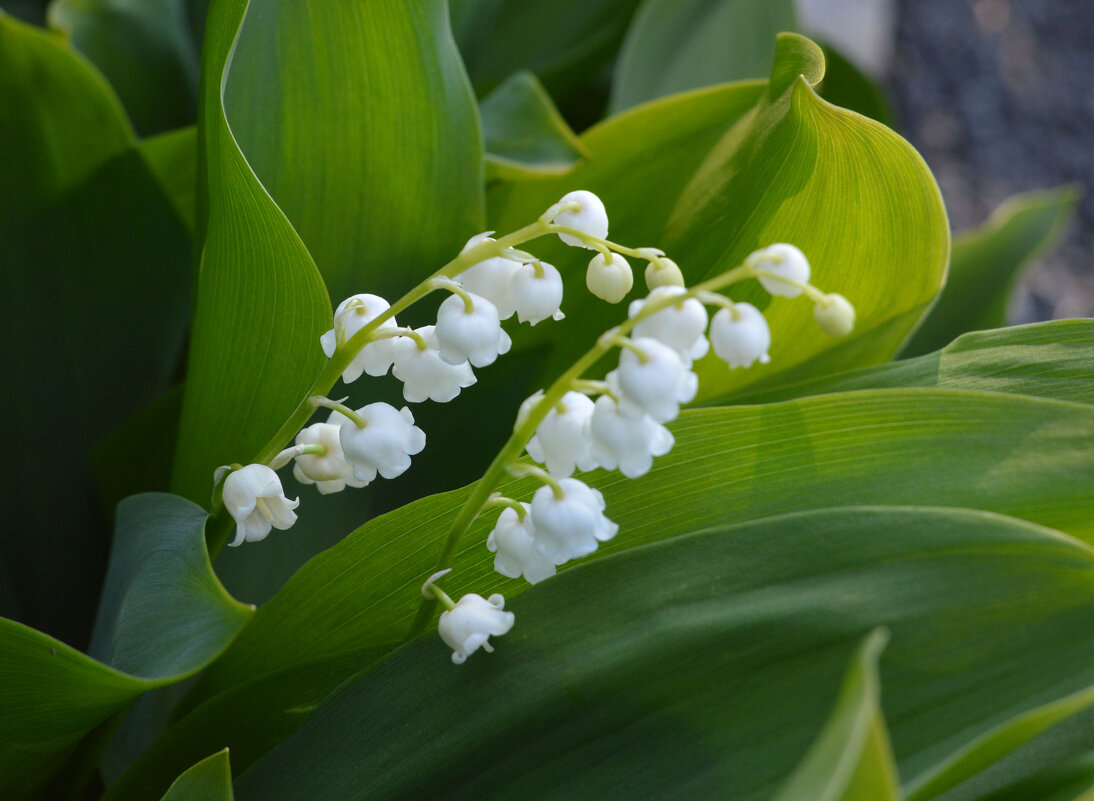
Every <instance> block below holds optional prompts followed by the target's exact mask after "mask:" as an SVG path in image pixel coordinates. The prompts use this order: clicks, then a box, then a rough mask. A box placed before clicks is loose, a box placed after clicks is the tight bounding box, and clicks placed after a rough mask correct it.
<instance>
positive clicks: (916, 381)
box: [710, 320, 1094, 404]
mask: <svg viewBox="0 0 1094 801" xmlns="http://www.w3.org/2000/svg"><path fill="white" fill-rule="evenodd" d="M1092 363H1094V321H1092V320H1056V321H1053V322H1047V323H1034V324H1031V325H1023V326H1015V327H1013V328H1000V329H997V330H995V331H975V332H972V333H969V334H963V335H961V336H960V337H958V338H957V339H956V340H954V341H953V342H952V343H950V344H949V345H947V346H946V347H944V348H942V350H940V351H938V352H937V353H928V354H926V355H924V356H917V357H915V358H913V359H904V360H901V361H897V362H891V363H889V364H883V365H878V366H877V367H863V368H860V369H858V370H849V371H847V372H845V373H835V374H834V375H830V376H823V377H821V378H816V379H813V380H812V381H804V382H802V383H800V384H790V385H787V386H784V387H779V388H777V389H773V390H769V391H766V392H765V391H763V390H759V391H756V392H745V393H742V394H740V395H736V396H732V399H733V400H734V401H735V402H746V401H747V402H749V403H768V402H771V401H779V400H788V399H790V398H803V397H807V396H810V395H827V394H831V393H834V392H851V391H854V390H859V389H897V388H911V387H928V388H938V389H971V390H982V391H986V392H1007V393H1011V394H1015V395H1032V396H1035V397H1042V398H1052V399H1055V400H1065V401H1075V402H1078V403H1094V384H1092V382H1091V380H1090V378H1091V370H1090V365H1091V364H1092ZM729 399H730V398H729V397H726V398H722V399H717V400H713V401H710V403H711V404H716V403H718V402H719V401H720V400H722V401H724V400H729Z"/></svg>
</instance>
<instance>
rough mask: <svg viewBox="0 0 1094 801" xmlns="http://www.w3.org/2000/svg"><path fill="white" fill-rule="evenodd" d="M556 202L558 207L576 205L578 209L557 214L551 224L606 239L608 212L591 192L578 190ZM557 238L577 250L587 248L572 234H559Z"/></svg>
mask: <svg viewBox="0 0 1094 801" xmlns="http://www.w3.org/2000/svg"><path fill="white" fill-rule="evenodd" d="M558 202H559V205H563V204H567V203H576V204H578V208H577V209H566V210H565V211H561V212H559V213H558V214H556V215H555V217H554V219H553V220H551V222H553V223H554V224H555V225H562V226H565V227H566V228H575V229H577V230H578V231H581V232H582V233H585V234H588V235H590V236H595V237H596V238H597V239H607V237H608V212H607V210H606V209H605V208H604V204H603V203H602V202H600V198H598V197H597V196H596V195H594V194H593V193H592V192H588V191H586V190H584V189H578V190H577V191H575V192H567V193H566V194H565V195H563V196H562V199H561V200H559V201H558ZM558 238H559V239H561V240H562V241H563V242H565V243H566V244H567V245H573V246H574V247H579V248H587V247H589V246H588V245H586V244H585V243H584V242H582V241H581V240H580V239H579V238H578V237H576V236H574V235H573V234H559V235H558Z"/></svg>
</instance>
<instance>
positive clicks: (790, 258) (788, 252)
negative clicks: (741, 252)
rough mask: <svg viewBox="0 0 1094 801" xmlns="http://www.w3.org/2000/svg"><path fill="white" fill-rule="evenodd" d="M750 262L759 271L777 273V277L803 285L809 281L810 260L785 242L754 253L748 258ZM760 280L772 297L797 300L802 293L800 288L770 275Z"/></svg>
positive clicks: (761, 277)
mask: <svg viewBox="0 0 1094 801" xmlns="http://www.w3.org/2000/svg"><path fill="white" fill-rule="evenodd" d="M748 261H749V263H750V264H751V265H752V266H753V267H755V268H756V269H757V270H765V271H766V272H770V273H775V275H779V276H782V277H783V278H789V279H790V280H791V281H797V282H798V283H801V284H804V283H807V282H808V281H809V274H810V270H809V260H808V259H807V258H805V254H804V253H802V252H801V251H800V250H798V249H797V248H796V247H794V246H793V245H788V244H786V243H785V242H782V243H779V244H777V245H771V246H770V247H766V248H764V249H763V250H760V251H757V252H756V253H753V254H752V255H751V256H749V257H748ZM759 278H760V283H761V284H763V287H764V289H766V290H767V291H768V292H770V293H771V294H772V295H781V296H782V297H784V298H796V297H797V296H798V295H800V294H801V293H802V291H801V289H799V288H798V287H796V286H791V285H790V284H787V283H784V282H782V281H780V280H779V279H777V278H772V277H771V276H768V275H761V276H759Z"/></svg>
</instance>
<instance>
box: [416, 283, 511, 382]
mask: <svg viewBox="0 0 1094 801" xmlns="http://www.w3.org/2000/svg"><path fill="white" fill-rule="evenodd" d="M468 294H470V296H471V303H472V305H473V307H474V308H472V309H471V311H468V310H467V307H466V305H465V304H464V302H463V298H461V297H460V296H459V295H450V296H449V297H447V298H445V300H444V302H443V303H442V304H441V307H440V308H439V309H437V325H436V327H435V329H434V332H433V333H434V335H435V336H436V338H437V344H438V345H439V346H440V353H441V358H442V359H444V360H445V361H446V362H448V363H449V364H453V365H459V364H463V363H464V362H466V361H470V362H471V364H473V365H475V366H476V367H486V366H487V365H491V364H493V363H494V362H495V361H496V360H497V358H498V356H499V355H501V354H502V353H508V352H509V347H510V345H512V341H511V340H510V339H509V335H508V334H506V333H505V332H504V331H503V330H502V328H501V321H500V320H499V319H498V310H497V309H496V308H495V307H494V304H493V303H491V302H490V301H488V300H487V299H486V298H484V297H483V296H482V295H476V294H474V293H473V292H472V293H468Z"/></svg>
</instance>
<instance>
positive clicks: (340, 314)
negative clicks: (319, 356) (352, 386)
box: [319, 295, 398, 384]
mask: <svg viewBox="0 0 1094 801" xmlns="http://www.w3.org/2000/svg"><path fill="white" fill-rule="evenodd" d="M389 308H391V306H390V304H389V303H388V302H387V301H386V300H384V299H383V298H381V297H379V296H378V295H353V296H352V297H348V298H346V299H345V300H343V301H342V302H341V303H339V304H338V308H337V309H335V310H334V328H332V329H331V330H329V331H327V332H326V333H325V334H323V336H321V337H320V338H319V343H320V344H321V345H322V346H323V353H325V354H327V358H330V357H331V356H333V355H334V351H335V350H336V349H337V347H338V343H339V342H345V341H347V340H348V339H350V338H351V337H352V336H353V335H354V334H356V333H357V332H358V331H360V330H361V329H362V328H364V327H365V325H367V324H368V323H370V322H372V320H373V319H374V318H375V317H376V316H377V315H379V314H381V313H383V312H385V311H387V310H388V309H389ZM397 325H398V323H396V322H395V318H394V317H391V318H389V319H387V320H384V321H383V322H382V323H380V325H379V326H378V328H377V330H380V329H384V328H395V327H396V326H397ZM393 359H394V356H393V354H392V343H391V340H390V339H380V340H377V341H375V342H370V343H368V344H367V345H365V346H364V347H363V348H361V351H360V352H359V353H358V354H357V355H356V356H355V357H354V358H353V361H352V362H350V363H349V366H348V367H346V369H345V371H344V372H343V373H342V381H344V382H345V383H347V384H349V383H351V382H353V381H356V380H357V379H358V378H360V377H361V373H362V372H364V373H368V374H369V375H372V376H381V375H384V374H385V373H387V371H388V369H389V368H390V367H391V362H392V360H393Z"/></svg>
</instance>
